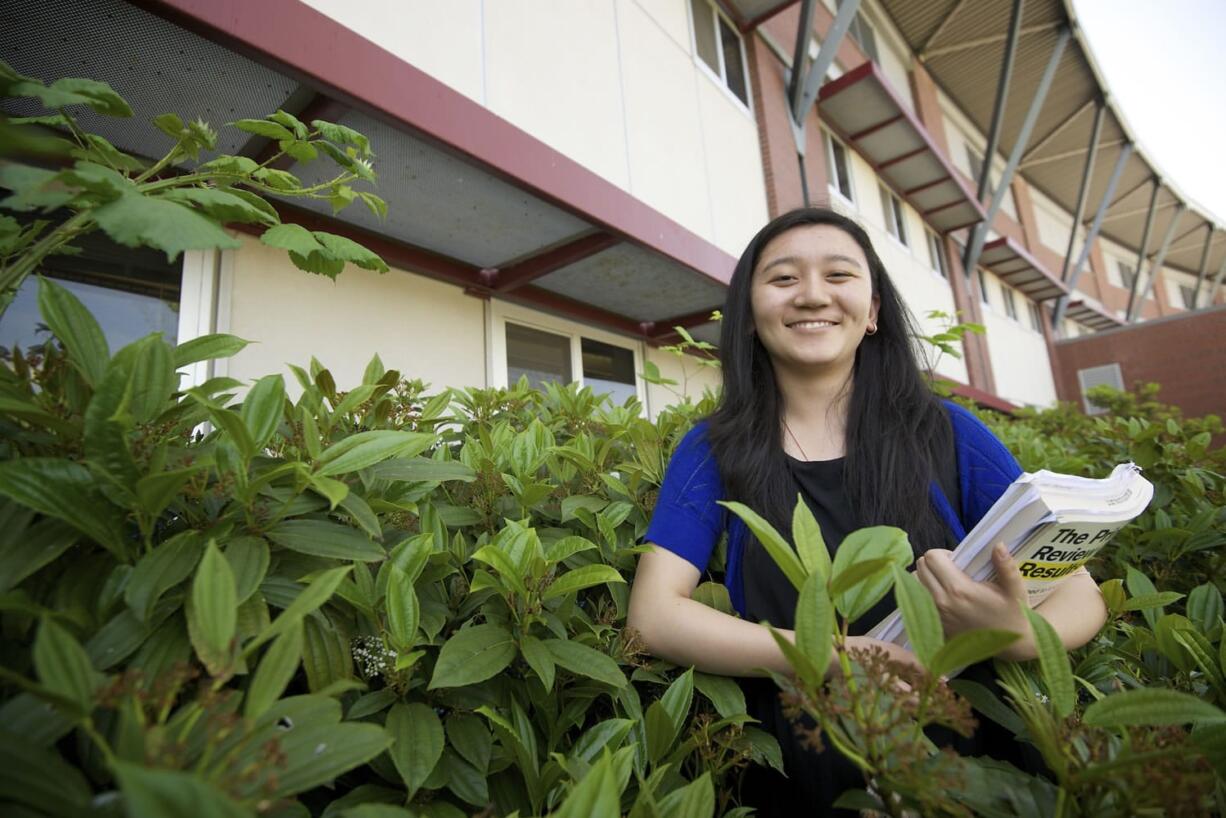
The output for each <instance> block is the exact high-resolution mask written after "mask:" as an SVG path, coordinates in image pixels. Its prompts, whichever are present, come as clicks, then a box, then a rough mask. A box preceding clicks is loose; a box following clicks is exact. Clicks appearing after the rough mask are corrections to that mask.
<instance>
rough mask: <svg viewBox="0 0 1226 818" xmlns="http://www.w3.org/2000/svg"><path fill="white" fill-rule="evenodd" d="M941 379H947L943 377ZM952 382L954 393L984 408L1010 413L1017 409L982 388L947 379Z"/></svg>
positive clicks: (1012, 404)
mask: <svg viewBox="0 0 1226 818" xmlns="http://www.w3.org/2000/svg"><path fill="white" fill-rule="evenodd" d="M942 380H946V381H948V379H945V378H943V379H942ZM948 382H949V383H951V384H952V387H951V388H952V390H953V393H954V394H955V395H961V396H962V397H964V398H970V399H971V400H973V401H974V402H975V403H977V404H979V405H980V406H982V407H984V408H986V409H995V410H996V411H998V412H1004V413H1005V414H1008V415H1011V414H1013V413H1014V412H1016V411H1017V410H1018V406H1017V405H1016V404H1014V403H1011V402H1009V401H1007V400H1005V399H1004V398H999V397H997V396H996V395H993V394H992V393H991V392H985V391H983V390H982V389H977V388H976V387H974V386H967V385H966V384H963V383H958V382H957V381H948Z"/></svg>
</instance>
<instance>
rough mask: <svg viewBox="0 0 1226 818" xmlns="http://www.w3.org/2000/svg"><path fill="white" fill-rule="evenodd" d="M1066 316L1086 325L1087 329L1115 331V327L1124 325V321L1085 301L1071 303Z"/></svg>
mask: <svg viewBox="0 0 1226 818" xmlns="http://www.w3.org/2000/svg"><path fill="white" fill-rule="evenodd" d="M1064 314H1065V316H1066V317H1068V318H1071V319H1073V320H1074V321H1077V322H1078V323H1081V324H1085V325H1086V326H1087V327H1089V328H1090V329H1094V330H1100V329H1114V328H1115V327H1118V326H1122V325H1123V324H1124V322H1123V321H1122V320H1120V319H1119V318H1116V317H1115V316H1114V315H1112V314H1111V313H1109V312H1107V311H1106V310H1104V309H1103V308H1102V307H1099V306H1098V305H1096V304H1092V303H1090V302H1089V301H1086V300H1084V299H1081V300H1078V301H1070V302H1069V304H1068V308H1067V309H1066V310H1065V313H1064Z"/></svg>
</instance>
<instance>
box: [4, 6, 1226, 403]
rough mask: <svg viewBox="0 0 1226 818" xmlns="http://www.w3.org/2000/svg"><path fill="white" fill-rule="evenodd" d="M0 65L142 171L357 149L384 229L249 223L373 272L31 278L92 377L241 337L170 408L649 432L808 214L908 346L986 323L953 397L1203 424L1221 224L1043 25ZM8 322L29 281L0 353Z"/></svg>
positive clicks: (76, 24) (133, 271) (1066, 11)
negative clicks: (271, 395)
mask: <svg viewBox="0 0 1226 818" xmlns="http://www.w3.org/2000/svg"><path fill="white" fill-rule="evenodd" d="M0 54H2V55H3V58H4V59H5V60H6V61H8V62H9V63H10V64H12V65H13V66H14V67H15V68H16V69H17V70H18V71H20V72H22V73H24V74H28V75H32V76H36V77H39V78H40V79H43V80H46V81H51V80H54V79H57V78H59V77H63V76H81V77H90V78H96V79H102V80H105V81H107V82H109V83H110V84H111V85H112V86H113V87H114V88H115V89H116V90H117V91H119V92H120V93H121V94H122V95H124V96H125V97H126V98H127V99H128V100H129V102H131V103H132V106H133V108H134V110H135V112H136V115H135V116H134V117H133V118H132V119H130V120H116V119H107V118H103V117H98V116H93V115H91V114H87V115H85V116H83V117H82V121H83V123H84V124H85V125H86V127H88V128H90V129H92V130H94V131H96V132H97V133H100V134H102V135H103V136H105V137H106V138H107V139H109V140H110V141H111V142H113V143H114V144H115V145H116V146H118V147H120V148H121V149H123V150H126V151H129V152H132V153H135V154H139V155H144V156H160V155H161V152H163V151H164V150H165V149H166V148H168V147H169V143H168V138H167V137H165V136H164V135H162V134H161V133H160V132H158V131H157V130H156V129H154V128H153V127H152V126H151V125H150V124H149V120H150V119H151V118H152V117H153V116H155V115H157V114H160V113H163V112H168V111H173V112H175V113H178V114H179V115H180V116H182V117H183V119H184V120H188V119H191V118H196V117H201V118H203V119H205V120H206V121H208V122H210V123H212V124H213V125H214V126H215V127H218V128H219V130H220V131H221V141H220V147H221V149H222V150H224V151H226V152H230V153H240V154H244V155H248V156H259V155H260V153H261V151H263V150H264V148H265V146H266V143H265V140H263V139H261V138H259V137H252V136H251V135H250V134H247V133H243V132H240V131H238V130H236V129H233V128H223V127H221V126H223V125H224V123H226V122H230V121H233V120H236V119H240V118H246V117H252V118H259V117H262V116H264V115H266V114H268V113H271V112H273V111H275V110H277V109H278V108H281V109H284V110H286V111H289V112H290V113H294V114H296V115H297V116H299V117H300V118H301V119H303V120H309V119H312V118H322V119H329V120H332V121H336V122H340V123H342V124H345V125H348V126H350V127H352V128H355V129H357V130H359V131H361V132H362V133H364V134H366V135H367V136H369V137H370V139H371V143H372V148H373V150H374V151H375V153H376V154H377V158H376V162H375V169H376V171H377V173H378V175H379V183H378V187H377V188H376V192H377V193H378V194H379V195H380V196H382V197H383V198H385V199H386V200H387V203H388V206H389V215H388V218H387V219H386V221H379V220H378V219H376V218H375V217H373V216H372V215H371V214H370V213H369V212H367V211H366V210H364V209H361V208H360V206H354V207H350V208H349V209H347V210H344V211H342V212H341V213H340V214H339V215H338V216H333V215H332V212H331V209H330V207H329V205H328V203H327V202H320V203H318V205H319V206H318V207H314V206H312V205H306V204H303V203H301V202H297V203H295V204H292V205H291V204H284V205H283V206H281V211H282V215H283V218H284V219H285V220H287V221H297V222H300V223H302V224H305V225H306V226H308V227H311V228H313V229H325V230H328V231H331V232H335V233H340V234H343V235H347V236H349V237H351V238H353V239H355V240H358V241H360V242H362V243H364V244H365V245H367V246H368V247H370V248H371V249H373V250H375V251H376V252H378V253H379V254H381V255H382V256H383V258H384V259H385V260H386V261H387V262H388V264H390V265H391V267H392V268H393V269H392V271H391V272H389V273H387V274H384V275H378V274H375V273H370V272H367V271H364V270H359V269H356V268H353V267H350V268H348V269H346V270H345V272H344V273H342V274H341V275H340V276H339V277H338V278H337V279H336V281H335V282H333V281H331V280H329V279H327V278H324V277H320V276H312V275H309V274H306V273H303V272H301V271H299V270H297V269H296V268H294V267H293V265H292V264H291V263H290V262H289V260H288V259H287V258H286V257H285V254H284V253H283V252H282V251H279V250H273V249H271V248H268V247H265V246H263V245H261V244H260V243H259V242H258V241H257V240H256V239H255V238H253V237H252V236H250V235H248V234H245V233H237V234H236V235H238V236H239V238H240V240H241V242H242V246H241V247H240V248H238V249H235V250H223V251H195V252H189V253H186V254H185V255H184V257H182V258H181V259H179V260H178V261H176V262H175V263H174V264H167V263H166V261H165V258H164V257H163V256H161V255H160V254H157V253H153V252H144V251H140V252H133V251H129V250H126V249H123V248H115V247H114V246H111V245H109V243H108V242H106V241H104V240H97V241H92V242H90V243H89V245H88V246H87V247H86V248H85V252H84V253H83V254H81V255H80V256H75V257H68V258H65V259H62V260H59V261H57V262H54V265H53V267H52V268H51V270H50V272H51V274H52V275H55V276H57V277H60V278H62V279H63V280H65V281H67V282H69V283H70V286H72V287H73V288H74V290H75V291H76V292H78V294H79V295H80V296H81V297H82V298H83V300H85V302H86V303H87V305H89V306H90V308H91V309H93V310H94V311H95V312H96V313H97V314H98V315H99V317H100V320H101V321H102V322H103V326H104V329H105V330H106V332H107V334H108V337H109V338H110V339H111V345H112V348H115V347H117V346H118V345H119V344H121V343H124V342H126V341H127V340H132V339H134V338H136V337H139V336H141V335H143V334H145V333H147V332H149V331H154V330H161V331H163V332H164V333H165V334H166V337H168V338H170V339H172V340H177V341H179V342H182V341H185V340H188V339H190V338H192V337H195V336H198V335H201V334H205V333H208V332H230V333H233V334H236V335H239V336H242V337H244V338H247V339H249V340H251V341H253V342H255V343H253V344H251V345H250V346H249V347H247V348H246V349H245V350H243V352H241V353H240V354H239V355H237V356H236V357H234V358H233V359H230V360H228V361H224V362H218V363H217V364H215V365H213V366H212V367H207V368H206V367H204V366H200V367H198V371H194V372H193V373H192V378H194V379H202V378H204V377H208V376H210V375H229V376H231V377H235V378H239V379H252V378H256V377H259V376H262V375H265V374H268V373H270V372H278V371H280V372H285V371H286V370H285V365H286V364H287V363H294V364H304V363H305V362H306V361H308V360H309V359H310V357H311V356H312V355H313V356H315V357H317V358H318V359H319V360H320V361H322V362H323V363H324V364H325V365H326V366H328V367H329V368H330V369H331V370H332V372H333V375H334V377H335V379H336V381H337V384H338V386H340V388H342V389H344V388H347V387H351V386H352V385H353V384H355V383H356V382H357V381H358V380H359V379H360V377H361V374H362V371H363V369H364V367H365V365H366V363H367V361H368V360H369V359H370V357H371V355H373V354H375V353H378V354H379V356H380V357H381V358H382V359H383V361H384V363H385V364H386V365H387V367H388V368H395V369H399V370H400V371H401V372H402V373H404V374H405V375H406V376H408V377H419V378H422V379H423V380H426V381H429V382H431V383H432V384H434V385H435V386H436V387H442V386H499V385H505V384H507V383H508V382H513V381H514V380H516V379H517V378H518V377H519V376H520V375H521V374H528V375H529V376H530V377H532V378H533V379H536V380H540V379H546V378H553V379H560V380H563V381H571V380H577V381H580V382H583V383H585V384H589V385H592V386H594V387H596V388H598V389H601V390H603V391H608V392H611V393H612V394H613V395H614V397H615V398H617V399H620V398H624V397H626V396H628V395H632V394H633V395H637V396H638V397H639V398H640V399H641V400H642V401H643V402H644V403H645V404H646V406H647V408H648V411H649V412H651V413H653V414H654V413H655V412H656V411H658V410H659V409H660V408H661V407H662V406H664V405H666V404H667V403H669V402H670V401H672V400H675V396H674V395H673V393H672V392H670V391H668V390H666V389H662V388H660V387H657V386H654V385H650V384H647V383H645V382H644V380H643V378H642V376H641V373H642V371H643V369H644V367H645V365H646V364H647V363H648V362H651V363H654V364H655V365H656V366H658V367H659V369H660V371H661V373H662V374H663V375H664V376H666V377H672V378H674V379H677V380H681V372H680V367H679V364H678V362H677V360H676V359H675V357H674V356H672V355H669V354H667V353H666V352H664V351H662V350H661V349H660V347H661V346H662V345H666V344H669V343H672V342H674V341H675V340H676V339H677V337H678V336H677V334H676V333H675V330H674V327H676V326H682V327H685V328H687V329H688V331H689V332H690V333H692V334H693V336H694V337H695V338H698V339H701V340H707V341H712V342H715V341H717V340H718V326H717V325H716V324H715V323H713V322H712V321H711V312H712V311H713V310H715V309H718V308H719V307H720V306H721V304H722V301H723V297H724V291H725V288H726V284H727V282H728V280H729V278H730V276H731V273H732V268H733V265H734V263H735V259H736V257H737V255H739V253H740V252H741V250H742V248H743V247H744V245H745V243H746V242H747V240H748V239H749V238H750V237H751V236H752V235H753V234H754V233H755V232H756V231H757V229H758V228H759V227H761V226H762V225H763V224H764V223H765V222H766V221H767V220H768V219H769V218H771V217H772V216H773V215H775V214H778V213H780V212H783V211H785V210H787V209H790V208H792V207H795V206H797V205H800V204H803V203H805V202H811V203H815V204H828V205H830V206H832V207H834V208H836V209H839V210H840V211H843V212H845V213H847V214H849V215H851V216H852V217H853V218H855V219H856V220H857V221H859V222H860V223H861V224H863V225H864V226H865V228H866V229H867V230H868V232H869V234H870V235H871V237H872V238H873V241H874V244H875V245H876V247H877V248H878V250H879V252H880V254H881V257H882V259H883V261H884V262H885V264H886V267H887V269H888V270H889V271H890V273H891V275H892V277H893V278H894V280H895V282H896V283H897V285H898V287H899V289H900V290H901V292H902V293H903V295H904V297H905V299H906V301H907V303H908V304H909V306H910V308H911V309H912V311H913V312H914V313H915V314H916V315H917V317H918V318H919V320H920V323H921V325H922V326H923V328H924V329H925V330H926V331H927V332H929V333H932V332H935V331H938V330H939V329H940V327H941V325H942V319H939V318H932V317H929V316H930V314H932V313H934V312H939V313H945V314H954V313H958V314H960V315H961V316H962V317H963V319H964V320H968V321H974V322H978V323H982V324H983V325H984V326H985V327H986V329H987V332H986V334H985V335H983V336H971V337H969V339H968V341H967V342H966V345H965V354H964V355H963V356H962V358H961V359H955V358H952V357H950V356H944V357H942V358H940V359H939V360H936V361H935V367H936V369H937V371H938V372H939V373H940V374H941V375H943V376H945V377H947V378H949V379H950V380H952V381H954V382H956V383H957V384H958V391H961V392H963V393H964V394H967V395H970V396H973V397H975V398H977V399H979V400H980V401H982V402H984V403H986V404H991V405H998V406H1007V405H1022V404H1033V405H1047V404H1050V403H1052V402H1053V401H1055V400H1056V399H1057V398H1064V399H1069V400H1079V399H1080V398H1081V391H1082V390H1083V389H1084V388H1087V387H1088V386H1091V385H1094V384H1096V383H1114V384H1116V385H1119V386H1128V385H1130V384H1131V382H1132V381H1133V380H1137V379H1147V378H1152V377H1153V376H1152V375H1151V374H1149V373H1157V374H1158V375H1159V376H1160V377H1157V378H1156V379H1157V380H1159V381H1161V382H1163V384H1164V387H1165V391H1164V393H1163V395H1164V397H1166V398H1167V399H1170V400H1173V401H1175V402H1180V401H1181V400H1182V399H1183V397H1182V396H1183V395H1184V391H1183V390H1184V389H1185V386H1188V384H1190V383H1191V382H1192V381H1197V383H1198V384H1199V386H1198V388H1200V394H1201V395H1202V397H1200V398H1196V399H1195V400H1194V401H1193V403H1194V404H1195V406H1196V409H1197V410H1199V411H1211V410H1217V411H1222V410H1223V409H1226V384H1224V385H1223V389H1222V391H1220V392H1219V391H1217V390H1216V389H1215V388H1213V389H1210V390H1208V392H1207V393H1206V390H1205V389H1204V383H1203V378H1202V377H1201V376H1200V375H1198V374H1197V373H1198V372H1199V373H1201V374H1203V373H1204V372H1206V371H1212V372H1216V373H1218V376H1219V381H1218V382H1219V383H1221V381H1220V377H1221V373H1226V345H1223V344H1222V343H1221V338H1222V337H1226V335H1224V334H1223V330H1224V329H1226V327H1224V322H1226V307H1224V306H1221V305H1223V304H1226V297H1224V294H1223V291H1222V287H1221V283H1222V278H1223V273H1224V271H1226V231H1224V230H1223V227H1222V222H1221V220H1220V218H1219V217H1217V216H1215V215H1214V214H1211V213H1209V212H1208V211H1206V210H1205V209H1204V208H1202V207H1201V206H1199V205H1197V204H1196V203H1195V202H1193V201H1191V200H1189V198H1188V197H1187V196H1186V195H1185V194H1183V193H1182V192H1181V190H1180V189H1179V180H1177V179H1170V178H1168V177H1166V176H1165V175H1163V173H1162V170H1161V168H1160V166H1159V163H1158V162H1157V161H1156V160H1155V159H1154V157H1151V156H1147V155H1146V153H1145V152H1144V150H1143V149H1142V148H1141V146H1140V145H1138V144H1137V141H1136V139H1135V138H1134V136H1133V134H1132V133H1131V131H1130V129H1129V126H1128V124H1127V122H1126V121H1125V120H1124V118H1123V116H1122V115H1121V113H1120V112H1119V111H1118V110H1117V108H1116V107H1115V105H1114V103H1113V101H1112V98H1111V95H1110V89H1109V83H1108V82H1107V81H1106V79H1105V78H1104V77H1103V76H1102V74H1101V72H1100V71H1099V69H1098V68H1097V66H1096V65H1095V61H1094V56H1093V54H1092V53H1091V52H1090V50H1089V48H1088V46H1087V44H1086V41H1085V39H1084V37H1083V35H1082V32H1081V30H1080V28H1079V25H1078V21H1077V18H1076V14H1075V11H1074V8H1073V5H1072V3H1071V1H1070V0H1026V1H1025V2H1023V0H923V1H922V2H921V0H837V2H836V0H791V2H779V1H778V0H448V1H447V2H436V1H435V0H259V1H258V2H252V1H251V0H135V1H134V2H124V0H11V2H6V3H5V4H4V9H3V10H0ZM0 107H3V108H4V109H5V110H7V111H8V112H10V113H14V114H25V113H33V111H32V110H28V109H24V108H21V107H20V106H18V105H16V104H15V103H14V102H13V101H12V100H9V101H7V102H0ZM286 169H287V170H289V171H290V172H293V173H298V174H300V175H301V176H302V178H303V179H304V180H308V181H309V180H313V179H315V178H316V176H317V175H318V174H319V173H321V171H319V170H317V169H315V166H309V167H306V168H305V169H299V168H297V167H295V166H292V165H291V166H287V168H286ZM36 321H37V318H36V315H35V313H34V311H33V296H32V291H31V290H30V289H29V288H28V287H27V289H26V290H25V291H23V292H22V293H21V294H19V296H18V298H17V300H16V301H15V303H14V305H13V306H12V307H11V308H10V310H9V312H8V314H6V315H5V318H4V321H3V323H2V324H0V343H3V344H7V345H11V344H13V343H27V342H30V341H32V340H33V337H32V334H33V333H34V331H35V330H34V327H35V324H36ZM1163 328H1165V329H1163ZM1172 328H1174V329H1172ZM1181 328H1186V331H1185V330H1184V329H1181ZM1215 334H1216V338H1217V340H1216V341H1213V340H1212V339H1213V338H1214V336H1215ZM1180 338H1183V339H1192V340H1193V341H1194V342H1195V341H1196V340H1197V339H1198V340H1199V344H1195V345H1196V346H1197V350H1198V351H1197V355H1198V356H1199V357H1198V358H1197V361H1198V364H1197V366H1196V367H1187V366H1184V367H1183V369H1180V368H1179V367H1177V366H1174V365H1173V364H1174V363H1175V362H1178V361H1182V360H1186V358H1187V355H1188V348H1187V344H1186V342H1185V343H1180V342H1178V341H1177V340H1176V341H1172V340H1171V339H1180ZM1112 339H1116V340H1112ZM1139 350H1140V351H1143V354H1140V355H1138V354H1137V353H1138V351H1139ZM1142 359H1143V360H1142ZM1138 360H1142V362H1141V363H1137V361H1138ZM1181 372H1182V373H1184V374H1179V373H1181ZM717 379H718V374H717V373H715V372H713V371H712V370H702V371H691V372H690V373H689V388H690V391H691V393H694V392H696V391H697V390H699V389H700V388H701V386H702V385H704V384H713V383H715V382H716V380H717ZM290 380H291V381H292V379H290ZM1184 381H1187V382H1188V384H1185V383H1184ZM1189 388H1190V387H1189ZM1188 408H1189V410H1191V409H1192V407H1191V406H1189V407H1188Z"/></svg>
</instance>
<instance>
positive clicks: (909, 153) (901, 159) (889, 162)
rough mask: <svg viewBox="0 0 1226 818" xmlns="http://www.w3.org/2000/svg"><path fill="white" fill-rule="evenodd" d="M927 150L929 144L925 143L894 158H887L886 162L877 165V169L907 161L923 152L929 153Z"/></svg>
mask: <svg viewBox="0 0 1226 818" xmlns="http://www.w3.org/2000/svg"><path fill="white" fill-rule="evenodd" d="M927 152H928V146H927V145H924V146H922V147H919V148H916V149H915V150H913V151H907V152H906V153H904V154H901V155H899V156H895V157H893V158H892V159H887V160H885V161H884V162H881V163H880V164H878V165H877V169H878V170H885V169H886V168H890V167H893V166H894V165H897V164H898V163H899V162H906V161H907V160H908V159H911V158H913V157H916V156H919V155H920V154H921V153H927Z"/></svg>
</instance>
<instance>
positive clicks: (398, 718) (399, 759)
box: [386, 702, 444, 799]
mask: <svg viewBox="0 0 1226 818" xmlns="http://www.w3.org/2000/svg"><path fill="white" fill-rule="evenodd" d="M386 727H387V732H388V734H389V735H390V736H391V737H392V739H393V741H394V742H395V743H393V744H392V749H391V750H390V755H391V757H392V763H393V764H395V765H396V771H397V772H398V773H400V778H401V779H402V780H403V781H404V786H405V788H406V789H407V790H408V791H409V792H408V797H409V798H410V799H412V798H413V796H414V795H415V794H416V793H417V791H418V789H420V788H421V785H422V783H423V782H425V780H426V778H428V777H429V775H430V773H431V772H433V770H434V766H435V765H436V764H438V760H439V758H441V757H442V755H443V745H444V738H443V725H442V723H441V722H440V721H439V720H438V716H437V715H436V714H435V712H434V708H432V707H430V706H428V705H425V704H422V703H421V702H411V703H409V704H397V705H396V706H394V707H393V708H392V710H391V712H390V713H389V714H388V716H387V725H386Z"/></svg>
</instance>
